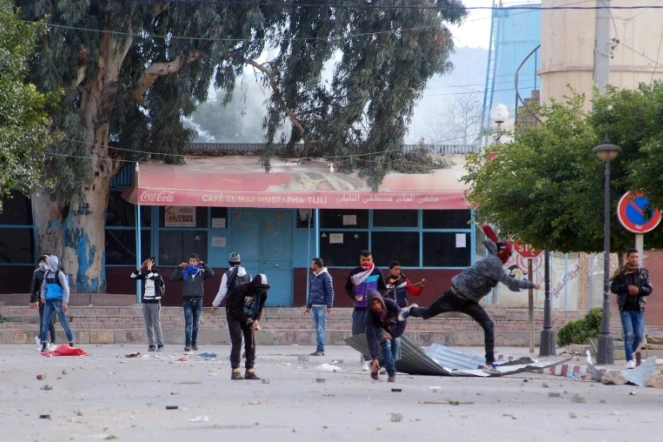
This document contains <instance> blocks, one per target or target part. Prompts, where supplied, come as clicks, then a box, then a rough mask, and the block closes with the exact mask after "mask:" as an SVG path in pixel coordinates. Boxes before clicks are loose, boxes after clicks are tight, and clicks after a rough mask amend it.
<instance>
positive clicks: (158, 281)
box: [131, 256, 166, 351]
mask: <svg viewBox="0 0 663 442" xmlns="http://www.w3.org/2000/svg"><path fill="white" fill-rule="evenodd" d="M131 278H133V279H137V280H139V281H143V297H142V299H141V303H142V305H143V319H145V329H146V330H147V345H148V347H147V351H161V350H163V337H162V335H163V333H162V331H161V296H163V294H164V292H165V290H166V288H165V285H164V283H163V278H162V277H161V273H160V272H159V270H158V269H157V267H156V263H155V260H154V257H153V256H152V257H149V258H147V259H146V260H145V261H144V262H143V264H142V265H141V266H140V268H139V269H138V270H136V271H135V272H133V273H132V274H131ZM155 341H156V342H155ZM155 344H156V345H155Z"/></svg>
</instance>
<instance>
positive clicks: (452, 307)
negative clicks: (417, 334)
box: [30, 226, 652, 382]
mask: <svg viewBox="0 0 663 442" xmlns="http://www.w3.org/2000/svg"><path fill="white" fill-rule="evenodd" d="M483 230H484V232H485V233H486V239H485V240H484V245H485V246H486V249H487V250H488V252H489V253H488V256H487V257H485V258H484V259H481V260H479V261H478V262H477V263H475V264H474V265H473V266H471V267H469V268H468V269H466V270H464V271H462V272H460V273H459V274H457V275H456V276H454V277H453V278H452V280H451V286H450V287H449V288H448V289H447V290H446V291H444V292H443V293H442V295H441V296H440V297H439V298H438V299H437V300H435V301H434V302H433V303H432V304H431V305H430V306H429V307H427V308H423V307H419V306H418V305H417V304H410V303H409V299H408V296H410V295H412V296H419V295H420V294H421V293H422V290H423V288H424V287H425V285H426V280H425V279H422V280H421V281H419V282H417V283H414V284H413V283H412V282H411V281H410V280H409V279H408V278H407V276H406V275H405V274H403V272H402V271H401V267H400V264H399V263H398V262H397V261H391V262H390V264H389V271H388V272H387V274H386V275H383V273H382V272H381V271H380V269H378V268H377V267H376V266H375V264H374V262H373V255H372V253H371V251H369V250H364V251H362V252H361V254H360V256H359V266H358V267H357V268H355V269H353V270H352V271H351V272H350V274H349V275H348V278H347V281H346V284H345V291H346V293H347V295H348V296H349V297H350V298H351V299H352V303H353V307H354V308H353V312H352V335H353V336H354V335H360V334H364V335H365V336H366V342H367V347H368V350H369V354H366V355H363V359H364V360H365V361H366V363H367V364H368V365H369V371H370V376H371V378H372V379H373V380H378V379H379V374H380V373H381V372H382V371H384V372H386V374H387V380H388V381H389V382H395V380H396V362H398V361H399V360H400V359H401V356H402V355H401V345H400V340H401V336H402V335H403V333H404V332H405V329H406V324H407V321H408V318H422V319H423V320H427V319H430V318H432V317H435V316H437V315H439V314H441V313H445V312H461V313H464V314H466V315H468V316H470V317H471V318H472V319H473V320H474V321H476V322H477V323H478V324H479V325H480V326H481V327H482V328H483V330H484V340H485V351H486V363H485V365H484V366H482V367H480V368H482V369H483V370H484V371H486V372H488V373H491V374H493V373H496V368H495V365H494V363H495V355H494V346H495V335H494V327H493V322H492V320H491V319H490V316H489V315H488V313H487V312H486V311H485V310H484V309H483V307H482V306H481V305H480V302H481V300H482V299H483V298H484V297H485V296H486V295H488V294H489V293H490V292H491V291H492V289H493V288H494V287H496V286H497V284H498V283H500V282H501V283H503V284H504V285H506V286H507V287H508V288H509V289H511V290H513V291H518V290H521V289H527V288H534V289H537V290H538V289H540V285H539V284H535V283H532V282H530V281H528V280H519V279H516V278H513V277H512V276H510V275H509V274H508V273H507V272H506V271H505V269H504V264H505V263H506V262H507V261H508V259H509V257H510V256H511V254H512V250H513V246H512V244H511V243H510V242H509V241H504V240H500V239H498V237H497V235H496V234H495V232H494V231H493V229H492V228H491V227H490V226H484V227H483ZM627 258H628V262H627V264H626V265H625V266H624V267H622V268H620V269H618V270H617V272H616V273H615V274H614V275H613V278H612V291H613V292H614V293H616V294H617V295H618V303H619V307H620V312H621V319H622V324H623V326H624V335H625V344H626V356H627V360H628V362H627V367H628V368H633V367H634V366H635V364H634V362H633V353H634V351H635V349H637V348H638V345H639V342H640V341H641V339H642V336H643V331H644V306H645V302H646V297H647V296H649V295H650V294H651V291H652V287H651V283H650V281H649V274H648V273H647V271H646V270H645V269H644V268H642V267H640V266H639V262H638V254H637V250H635V249H633V250H629V251H628V254H627ZM241 264H242V262H241V257H240V255H239V254H238V253H235V252H233V253H231V254H230V256H229V257H228V266H229V268H228V270H227V271H226V272H225V273H224V274H223V276H222V278H221V284H220V287H219V290H218V293H217V295H216V297H215V298H214V301H213V303H212V309H211V312H212V313H214V312H216V310H217V309H218V308H219V307H220V306H221V304H222V303H223V302H224V301H225V313H226V324H227V328H228V331H229V334H230V340H231V346H232V348H231V352H230V362H231V368H232V372H231V379H233V380H241V379H248V380H257V379H260V378H259V377H258V376H257V375H256V372H255V358H256V340H255V332H256V331H257V330H259V329H260V319H261V315H262V311H263V308H264V306H265V301H266V300H267V296H268V291H269V289H270V285H269V281H268V278H267V275H265V274H258V275H256V276H255V277H252V276H251V275H250V274H249V273H248V272H247V271H246V269H245V268H244V267H242V265H241ZM213 276H214V270H212V268H211V267H210V266H209V265H208V264H207V263H205V262H203V261H202V260H201V258H200V256H199V255H197V254H192V255H190V256H189V260H188V262H182V263H181V264H179V265H178V266H177V268H176V269H175V271H174V272H172V273H171V275H170V278H169V279H170V281H171V282H178V283H180V284H181V297H182V304H183V310H184V319H185V329H184V351H186V352H189V351H197V350H198V326H199V323H200V316H201V313H202V308H203V297H204V281H205V280H207V279H209V278H211V277H213ZM131 278H133V279H135V280H138V281H142V298H141V301H142V312H143V317H144V319H145V328H146V331H147V341H148V342H147V344H148V351H150V352H151V351H162V350H163V348H164V342H163V333H162V328H161V320H160V310H161V300H162V297H163V296H164V294H165V290H166V285H165V282H164V278H163V274H162V273H161V271H160V270H159V269H158V268H157V265H156V262H155V259H154V257H150V258H148V259H146V260H145V261H144V262H143V263H142V265H141V266H140V268H138V269H136V271H134V272H133V273H132V274H131ZM69 296H70V290H69V281H68V278H67V276H66V274H65V272H64V271H63V270H62V269H61V268H60V267H59V261H58V258H57V256H54V255H43V256H41V257H40V258H39V261H38V268H37V269H36V270H35V272H34V275H33V279H32V286H31V296H30V308H34V309H39V318H40V333H39V340H40V343H41V350H42V352H45V351H47V350H48V349H49V348H50V347H51V346H52V345H54V344H55V327H54V323H53V316H54V314H57V316H58V318H59V319H60V324H61V325H62V328H63V329H64V331H65V334H66V337H67V340H68V342H69V346H71V347H73V346H74V337H73V333H72V331H71V328H70V327H69V324H68V322H67V317H66V312H67V305H68V303H69ZM333 306H334V285H333V279H332V276H331V275H330V274H329V272H328V271H327V269H326V268H325V267H324V262H323V260H322V258H314V259H313V260H312V261H311V273H310V277H309V287H308V297H307V302H306V309H305V313H306V314H310V315H311V318H312V321H313V327H314V330H315V334H316V349H315V351H314V352H313V353H312V354H311V356H324V354H325V341H326V324H327V317H328V315H330V314H331V313H332V308H333ZM242 347H243V349H244V353H243V355H242ZM242 357H243V358H244V359H245V364H244V366H245V372H244V374H243V375H242V373H241V369H240V366H241V359H242Z"/></svg>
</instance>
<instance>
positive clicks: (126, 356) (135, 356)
mask: <svg viewBox="0 0 663 442" xmlns="http://www.w3.org/2000/svg"><path fill="white" fill-rule="evenodd" d="M139 356H140V352H138V353H130V354H128V355H124V357H125V358H127V359H131V358H137V357H139Z"/></svg>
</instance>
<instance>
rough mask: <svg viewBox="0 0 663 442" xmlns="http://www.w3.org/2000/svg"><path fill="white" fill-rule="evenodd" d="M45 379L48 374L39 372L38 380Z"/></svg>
mask: <svg viewBox="0 0 663 442" xmlns="http://www.w3.org/2000/svg"><path fill="white" fill-rule="evenodd" d="M44 379H46V375H45V374H38V375H37V380H38V381H43V380H44Z"/></svg>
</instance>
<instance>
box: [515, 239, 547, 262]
mask: <svg viewBox="0 0 663 442" xmlns="http://www.w3.org/2000/svg"><path fill="white" fill-rule="evenodd" d="M513 250H515V251H516V253H518V254H519V255H520V256H522V257H523V258H528V259H532V258H536V257H537V256H539V255H540V254H541V253H543V250H539V249H535V248H532V246H530V245H529V244H525V243H522V242H520V240H518V241H516V242H515V243H514V244H513Z"/></svg>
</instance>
